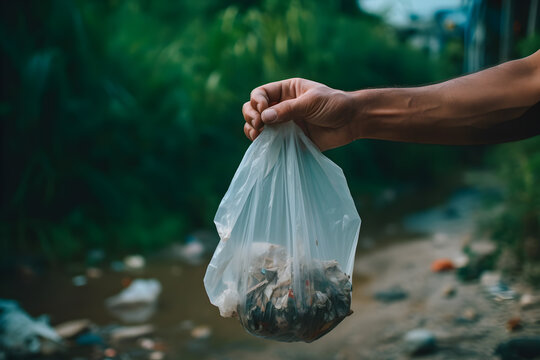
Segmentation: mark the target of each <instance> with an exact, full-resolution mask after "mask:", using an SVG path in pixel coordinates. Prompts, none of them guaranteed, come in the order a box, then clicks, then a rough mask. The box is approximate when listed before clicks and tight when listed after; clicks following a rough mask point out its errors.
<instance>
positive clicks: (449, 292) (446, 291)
mask: <svg viewBox="0 0 540 360" xmlns="http://www.w3.org/2000/svg"><path fill="white" fill-rule="evenodd" d="M456 292H457V290H456V287H455V286H454V285H446V286H445V287H444V288H443V290H442V294H443V296H444V297H446V298H450V297H452V296H454V295H456Z"/></svg>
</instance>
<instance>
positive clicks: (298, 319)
mask: <svg viewBox="0 0 540 360" xmlns="http://www.w3.org/2000/svg"><path fill="white" fill-rule="evenodd" d="M257 264H258V265H254V266H253V267H251V268H250V273H249V277H248V284H247V288H248V290H247V292H246V297H245V301H243V302H242V303H241V304H240V305H239V307H238V317H239V318H240V321H241V323H242V325H243V326H244V327H245V328H246V329H247V330H248V331H249V332H251V333H252V334H255V335H258V336H262V337H268V338H273V339H275V340H282V341H290V340H291V339H294V340H296V339H301V340H303V341H306V342H311V341H313V340H316V339H318V338H320V337H321V336H323V335H324V334H326V333H327V332H329V331H330V330H332V329H333V328H334V327H335V326H336V325H337V324H339V323H340V322H341V320H343V319H344V318H345V317H346V316H348V315H350V314H351V313H352V311H351V310H350V306H351V290H352V286H351V282H350V280H349V276H348V275H347V274H345V273H344V272H342V271H341V269H340V268H339V264H338V263H337V261H318V260H313V261H312V262H311V263H308V264H301V265H300V269H299V271H298V273H294V272H293V270H292V264H293V261H292V259H291V258H288V259H284V258H281V257H280V258H272V257H266V258H265V259H264V261H263V262H257ZM296 278H298V280H299V281H297V279H296ZM295 281H297V282H300V283H301V284H303V285H304V286H302V289H301V290H302V292H300V293H298V290H297V295H296V296H295V292H294V290H293V283H294V282H295Z"/></svg>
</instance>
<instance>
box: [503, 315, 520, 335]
mask: <svg viewBox="0 0 540 360" xmlns="http://www.w3.org/2000/svg"><path fill="white" fill-rule="evenodd" d="M522 327H523V323H522V322H521V318H520V317H518V316H516V317H513V318H510V319H508V321H507V322H506V330H508V331H510V332H512V331H516V330H520V329H521V328H522Z"/></svg>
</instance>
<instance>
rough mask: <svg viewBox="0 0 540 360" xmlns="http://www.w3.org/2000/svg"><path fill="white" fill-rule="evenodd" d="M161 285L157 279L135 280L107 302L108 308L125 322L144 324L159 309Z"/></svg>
mask: <svg viewBox="0 0 540 360" xmlns="http://www.w3.org/2000/svg"><path fill="white" fill-rule="evenodd" d="M160 293H161V283H160V282H159V281H158V280H156V279H147V280H145V279H135V280H133V282H132V283H131V285H130V286H129V287H127V288H126V289H124V290H123V291H122V292H121V293H119V294H118V295H115V296H112V297H110V298H108V299H107V300H105V304H106V305H107V308H108V309H109V310H110V311H111V312H112V313H113V314H114V315H116V316H117V317H119V318H120V319H122V320H123V321H125V322H132V323H134V322H144V321H146V320H148V319H149V318H150V317H151V316H152V315H153V314H154V313H155V311H156V309H157V300H158V297H159V294H160Z"/></svg>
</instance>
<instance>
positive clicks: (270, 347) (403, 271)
mask: <svg viewBox="0 0 540 360" xmlns="http://www.w3.org/2000/svg"><path fill="white" fill-rule="evenodd" d="M462 238H463V235H461V236H459V237H457V238H452V237H446V236H441V234H439V235H437V236H435V237H434V238H433V239H431V238H425V239H419V240H417V241H408V242H404V243H401V244H399V243H398V244H393V245H391V246H388V247H386V248H383V249H378V250H375V251H374V252H372V253H369V254H365V255H363V256H361V257H359V258H358V259H357V264H356V267H355V274H354V277H355V278H354V284H355V287H354V289H355V290H354V292H353V302H354V303H353V310H354V313H353V314H352V315H351V316H350V317H348V318H347V319H345V320H344V321H343V323H342V324H340V325H339V326H338V327H337V328H336V329H334V331H332V332H331V333H329V334H328V335H326V336H325V337H323V338H321V339H319V340H317V341H315V342H314V343H311V344H300V343H295V344H286V343H276V342H271V341H268V342H267V346H266V347H264V348H262V349H258V351H257V355H256V357H257V358H259V359H268V360H270V359H336V360H346V359H378V360H380V359H396V360H397V359H408V358H410V357H411V355H410V354H409V353H408V351H407V347H406V345H405V342H404V340H403V337H404V335H405V333H406V332H407V331H409V330H412V329H417V328H422V329H428V330H430V331H432V332H433V333H434V334H435V336H436V339H437V349H436V350H435V351H434V352H432V353H431V354H427V355H423V356H422V359H457V358H461V359H482V360H484V359H497V358H498V357H496V356H495V355H494V349H495V348H496V346H497V344H498V343H500V342H501V341H504V340H507V339H510V338H512V337H518V336H519V337H521V336H526V335H538V334H540V313H539V312H538V310H534V309H533V310H528V311H522V310H520V306H519V303H518V301H517V300H505V301H496V300H494V299H492V298H491V297H490V296H489V294H488V293H487V292H486V291H485V290H484V288H483V286H482V285H481V284H480V283H479V282H472V283H462V282H460V281H459V280H457V279H456V276H455V273H454V272H453V271H451V272H447V273H433V272H431V270H430V265H431V262H432V261H433V260H434V259H437V258H441V257H445V258H455V257H457V256H459V255H461V251H460V249H461V246H462ZM395 285H399V286H400V287H401V288H402V289H404V290H405V291H406V292H407V293H408V296H407V297H406V298H405V299H403V300H400V301H395V302H393V303H389V304H388V303H381V302H379V301H377V300H375V299H374V298H373V294H374V293H375V292H376V291H380V290H385V289H388V288H390V287H392V286H395ZM449 286H451V287H453V288H454V289H455V295H454V296H450V297H447V296H445V294H444V291H445V289H446V288H447V287H449ZM517 287H518V288H519V286H517ZM522 290H523V289H522ZM467 314H469V320H467V319H466V318H467ZM471 314H475V315H476V319H474V316H473V319H472V320H470V318H471V316H470V315H471ZM463 317H465V319H463ZM512 317H520V318H521V321H522V323H523V327H522V329H520V330H517V331H513V332H509V331H508V330H507V329H506V324H507V321H508V320H509V319H510V318H512ZM217 358H230V359H253V358H254V352H253V350H249V349H245V350H231V351H228V352H226V353H222V354H221V355H219V356H217Z"/></svg>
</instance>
